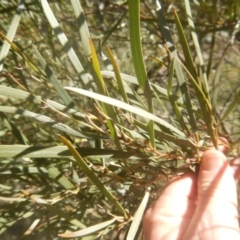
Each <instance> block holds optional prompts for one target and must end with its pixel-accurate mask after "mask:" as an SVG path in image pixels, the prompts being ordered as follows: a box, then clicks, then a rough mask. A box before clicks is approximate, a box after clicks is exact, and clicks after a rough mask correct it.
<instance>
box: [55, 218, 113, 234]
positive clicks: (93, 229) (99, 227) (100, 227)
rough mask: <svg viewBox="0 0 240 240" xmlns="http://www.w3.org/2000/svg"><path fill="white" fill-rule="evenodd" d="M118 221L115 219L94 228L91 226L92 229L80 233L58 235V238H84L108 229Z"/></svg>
mask: <svg viewBox="0 0 240 240" xmlns="http://www.w3.org/2000/svg"><path fill="white" fill-rule="evenodd" d="M116 220H117V219H116V218H113V219H111V220H108V221H105V222H102V223H99V224H96V225H94V226H91V227H88V228H85V229H82V230H79V231H76V232H67V233H61V234H58V236H59V237H62V238H77V237H83V236H86V235H89V234H91V233H94V232H97V231H99V230H101V229H103V228H106V227H108V226H109V225H111V224H112V223H114V222H115V221H116Z"/></svg>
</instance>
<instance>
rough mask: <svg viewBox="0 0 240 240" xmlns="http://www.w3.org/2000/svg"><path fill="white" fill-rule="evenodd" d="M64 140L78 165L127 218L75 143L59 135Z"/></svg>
mask: <svg viewBox="0 0 240 240" xmlns="http://www.w3.org/2000/svg"><path fill="white" fill-rule="evenodd" d="M59 137H60V139H61V140H62V142H63V143H64V144H65V145H66V146H67V147H68V148H69V150H70V152H71V153H72V155H73V157H74V158H75V160H76V161H77V164H78V166H79V167H80V168H81V169H82V171H83V172H84V173H85V174H86V175H87V177H89V179H90V180H91V181H92V182H93V183H94V184H95V185H96V187H97V188H98V189H99V190H100V191H101V192H102V194H103V195H104V196H105V197H106V198H107V199H108V200H109V201H110V202H111V203H112V204H113V205H114V206H115V208H116V209H117V210H118V211H119V212H120V213H121V214H122V215H123V216H124V218H127V213H126V212H125V210H124V208H123V207H122V206H121V205H120V203H119V202H118V201H117V199H116V198H115V197H114V196H113V195H112V194H111V192H109V191H108V190H107V188H106V187H105V186H104V184H103V183H102V182H101V181H100V179H99V178H98V177H97V176H96V175H95V173H94V172H93V171H92V170H91V169H90V168H89V167H88V165H87V164H86V162H85V160H84V159H83V158H82V157H81V155H80V154H79V153H78V152H77V151H76V149H75V148H74V147H73V145H72V144H71V143H70V142H69V141H68V140H67V139H66V138H64V137H63V136H61V135H59Z"/></svg>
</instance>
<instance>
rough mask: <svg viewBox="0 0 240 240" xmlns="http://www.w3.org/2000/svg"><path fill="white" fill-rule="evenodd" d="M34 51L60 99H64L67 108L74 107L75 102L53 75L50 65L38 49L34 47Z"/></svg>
mask: <svg viewBox="0 0 240 240" xmlns="http://www.w3.org/2000/svg"><path fill="white" fill-rule="evenodd" d="M33 49H34V51H35V54H36V56H37V58H38V61H39V63H40V64H41V66H42V68H43V70H44V71H45V73H46V75H47V77H48V79H49V80H50V82H51V83H52V85H53V87H54V88H55V90H56V92H57V93H58V96H59V97H60V99H62V101H63V103H64V104H65V105H67V106H70V105H74V102H73V100H72V99H71V97H70V96H69V95H68V93H67V92H66V91H65V89H64V88H63V86H62V85H61V83H60V82H59V80H58V79H57V77H56V76H55V74H54V73H53V71H52V69H51V68H50V67H49V65H48V64H47V63H46V61H45V60H44V58H43V57H42V55H41V54H40V52H39V51H38V50H37V48H36V47H35V46H34V45H33Z"/></svg>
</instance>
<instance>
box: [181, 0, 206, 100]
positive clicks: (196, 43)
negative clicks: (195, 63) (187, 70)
mask: <svg viewBox="0 0 240 240" xmlns="http://www.w3.org/2000/svg"><path fill="white" fill-rule="evenodd" d="M185 6H186V13H187V19H188V24H189V26H190V29H191V34H192V39H193V43H194V46H195V49H196V52H197V56H198V60H199V64H200V69H201V73H202V77H203V84H204V87H205V88H206V94H207V98H208V100H209V101H210V97H209V94H208V93H209V86H208V79H207V74H206V70H205V65H204V60H203V56H202V51H201V48H200V44H199V41H198V37H197V33H196V29H195V24H194V21H193V17H192V11H191V6H190V3H189V0H185Z"/></svg>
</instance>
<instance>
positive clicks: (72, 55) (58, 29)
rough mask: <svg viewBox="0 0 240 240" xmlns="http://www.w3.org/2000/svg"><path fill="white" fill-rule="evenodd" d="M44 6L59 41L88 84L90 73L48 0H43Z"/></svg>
mask: <svg viewBox="0 0 240 240" xmlns="http://www.w3.org/2000/svg"><path fill="white" fill-rule="evenodd" d="M41 4H42V8H43V11H44V14H45V15H46V17H47V20H48V22H49V24H50V25H51V27H52V29H53V31H54V32H55V34H56V36H57V38H58V40H59V42H60V43H61V45H62V46H63V48H64V50H65V52H66V53H67V55H68V57H69V59H70V61H71V63H72V65H73V66H74V68H75V70H76V71H77V73H78V74H80V77H81V79H82V80H83V83H84V84H85V85H86V84H87V83H88V82H89V74H88V73H85V71H84V68H83V66H82V64H81V62H80V61H79V59H78V57H77V54H76V53H75V51H74V50H73V48H72V47H71V46H70V43H69V41H68V39H67V37H66V35H65V34H64V33H63V31H62V29H61V27H60V25H59V23H58V21H57V19H56V18H55V16H54V14H53V12H52V9H51V8H50V6H49V4H48V2H47V0H41Z"/></svg>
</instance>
